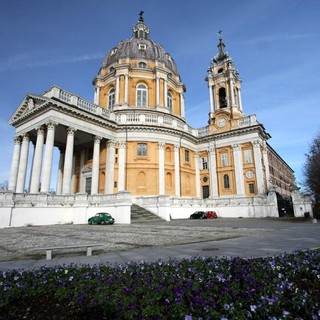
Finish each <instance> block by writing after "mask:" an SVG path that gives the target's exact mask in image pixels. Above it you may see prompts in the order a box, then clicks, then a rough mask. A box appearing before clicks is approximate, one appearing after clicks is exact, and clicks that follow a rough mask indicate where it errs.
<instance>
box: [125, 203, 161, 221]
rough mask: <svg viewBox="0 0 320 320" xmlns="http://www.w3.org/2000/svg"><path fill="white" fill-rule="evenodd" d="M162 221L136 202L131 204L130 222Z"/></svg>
mask: <svg viewBox="0 0 320 320" xmlns="http://www.w3.org/2000/svg"><path fill="white" fill-rule="evenodd" d="M157 221H159V222H160V221H163V219H161V218H160V217H158V216H157V215H155V214H154V213H152V212H151V211H149V210H147V209H145V208H143V207H140V206H138V205H136V204H133V205H132V206H131V223H143V222H157Z"/></svg>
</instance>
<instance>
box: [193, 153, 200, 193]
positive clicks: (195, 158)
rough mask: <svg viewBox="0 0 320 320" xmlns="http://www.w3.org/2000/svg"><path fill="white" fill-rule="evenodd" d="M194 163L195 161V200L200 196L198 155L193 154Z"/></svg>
mask: <svg viewBox="0 0 320 320" xmlns="http://www.w3.org/2000/svg"><path fill="white" fill-rule="evenodd" d="M194 161H195V170H196V195H197V198H201V194H200V170H199V154H198V153H195V155H194Z"/></svg>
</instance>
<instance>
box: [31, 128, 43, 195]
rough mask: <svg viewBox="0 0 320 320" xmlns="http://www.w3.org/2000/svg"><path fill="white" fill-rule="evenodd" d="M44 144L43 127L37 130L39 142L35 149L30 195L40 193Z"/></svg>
mask: <svg viewBox="0 0 320 320" xmlns="http://www.w3.org/2000/svg"><path fill="white" fill-rule="evenodd" d="M43 144H44V129H43V127H39V128H37V142H36V146H35V149H34V157H33V164H32V172H31V182H30V193H37V192H39V187H40V174H41V165H42V152H43Z"/></svg>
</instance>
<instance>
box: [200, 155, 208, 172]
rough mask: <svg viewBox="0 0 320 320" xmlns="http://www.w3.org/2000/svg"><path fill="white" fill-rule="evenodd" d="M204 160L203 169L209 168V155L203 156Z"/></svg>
mask: <svg viewBox="0 0 320 320" xmlns="http://www.w3.org/2000/svg"><path fill="white" fill-rule="evenodd" d="M201 160H202V170H205V169H208V159H207V157H205V158H201Z"/></svg>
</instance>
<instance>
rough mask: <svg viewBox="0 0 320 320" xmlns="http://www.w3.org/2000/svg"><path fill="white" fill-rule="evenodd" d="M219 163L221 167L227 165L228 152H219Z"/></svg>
mask: <svg viewBox="0 0 320 320" xmlns="http://www.w3.org/2000/svg"><path fill="white" fill-rule="evenodd" d="M221 164H222V166H223V167H227V166H228V154H227V153H222V154H221Z"/></svg>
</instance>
